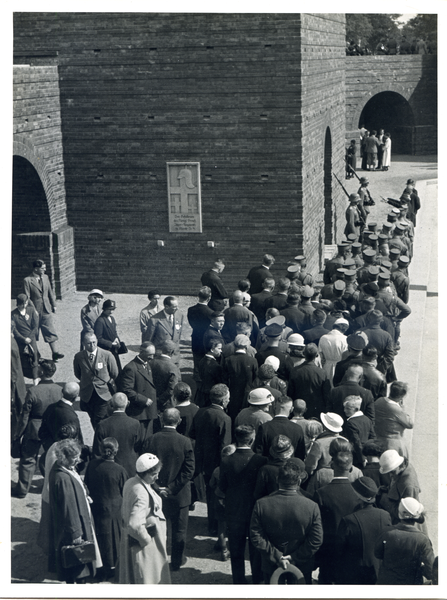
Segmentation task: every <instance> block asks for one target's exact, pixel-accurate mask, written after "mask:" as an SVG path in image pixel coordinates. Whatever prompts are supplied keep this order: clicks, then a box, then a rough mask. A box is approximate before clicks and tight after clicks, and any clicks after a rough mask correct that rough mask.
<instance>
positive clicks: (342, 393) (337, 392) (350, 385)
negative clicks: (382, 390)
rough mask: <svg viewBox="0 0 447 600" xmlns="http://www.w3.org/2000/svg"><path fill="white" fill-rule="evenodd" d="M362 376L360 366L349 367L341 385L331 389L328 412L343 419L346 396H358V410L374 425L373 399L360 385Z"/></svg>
mask: <svg viewBox="0 0 447 600" xmlns="http://www.w3.org/2000/svg"><path fill="white" fill-rule="evenodd" d="M362 375H363V368H362V366H361V365H358V364H352V365H351V366H350V367H348V369H347V371H346V373H345V376H344V379H343V383H342V384H341V385H339V386H337V387H335V388H332V391H331V396H330V402H329V410H330V411H331V412H334V413H337V415H340V417H342V418H344V416H345V412H344V410H343V402H344V401H345V399H346V398H347V397H348V396H360V397H361V399H362V405H361V407H360V410H361V411H362V412H363V414H364V415H366V416H367V417H368V419H370V420H371V421H372V423H373V424H374V421H375V407H374V398H373V395H372V394H371V392H370V391H369V390H367V389H366V388H364V387H362V386H361V385H360V380H361V378H362Z"/></svg>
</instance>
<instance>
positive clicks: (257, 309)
mask: <svg viewBox="0 0 447 600" xmlns="http://www.w3.org/2000/svg"><path fill="white" fill-rule="evenodd" d="M274 287H275V280H274V279H272V278H271V277H266V278H265V279H264V281H263V282H262V292H259V293H258V294H252V295H251V302H250V310H251V311H252V312H253V314H254V315H255V316H256V318H257V319H258V322H259V327H264V326H265V311H266V308H265V302H266V300H267V298H270V297H271V296H272V292H273V288H274Z"/></svg>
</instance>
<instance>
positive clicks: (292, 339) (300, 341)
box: [287, 333, 306, 346]
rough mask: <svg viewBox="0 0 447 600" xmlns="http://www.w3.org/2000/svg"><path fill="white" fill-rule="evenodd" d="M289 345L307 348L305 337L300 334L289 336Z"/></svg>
mask: <svg viewBox="0 0 447 600" xmlns="http://www.w3.org/2000/svg"><path fill="white" fill-rule="evenodd" d="M287 343H288V344H290V345H291V346H305V345H306V344H305V343H304V338H303V336H302V335H300V334H299V333H292V335H289V337H288V338H287Z"/></svg>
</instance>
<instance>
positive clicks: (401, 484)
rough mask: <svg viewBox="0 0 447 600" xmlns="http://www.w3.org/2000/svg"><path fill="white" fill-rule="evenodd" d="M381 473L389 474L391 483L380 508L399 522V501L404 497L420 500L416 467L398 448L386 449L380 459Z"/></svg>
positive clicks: (395, 521)
mask: <svg viewBox="0 0 447 600" xmlns="http://www.w3.org/2000/svg"><path fill="white" fill-rule="evenodd" d="M379 463H380V473H381V475H386V474H388V475H389V477H390V478H391V483H390V486H389V488H388V490H385V491H384V493H383V494H382V496H381V498H380V508H383V509H385V510H387V511H388V512H389V513H390V515H391V519H392V522H393V525H395V524H396V523H398V521H399V515H398V508H399V502H400V501H401V499H402V498H414V499H415V500H419V493H420V491H421V489H420V487H419V482H418V478H417V475H416V471H415V469H414V467H413V466H412V465H411V464H410V463H409V462H408V459H407V458H404V457H403V456H401V455H400V454H399V453H398V452H397V450H394V449H390V450H386V451H385V452H384V453H383V454H382V456H381V457H380V459H379Z"/></svg>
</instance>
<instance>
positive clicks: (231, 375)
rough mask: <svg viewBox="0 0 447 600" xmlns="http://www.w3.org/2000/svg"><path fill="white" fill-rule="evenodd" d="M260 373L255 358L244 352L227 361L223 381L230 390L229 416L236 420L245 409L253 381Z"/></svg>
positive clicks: (233, 355)
mask: <svg viewBox="0 0 447 600" xmlns="http://www.w3.org/2000/svg"><path fill="white" fill-rule="evenodd" d="M257 372H258V363H257V361H256V359H255V358H253V357H252V356H248V355H247V354H245V353H243V352H237V353H236V354H232V355H231V356H229V357H228V358H226V359H225V363H224V366H223V374H222V375H223V380H224V381H225V383H226V384H227V385H228V388H229V390H230V403H229V405H228V414H229V415H230V417H231V418H232V419H233V420H234V419H235V418H236V416H237V414H238V413H239V412H240V411H241V410H242V408H244V404H245V403H246V400H247V397H248V394H249V392H250V390H251V389H252V388H253V381H254V380H255V378H256V374H257Z"/></svg>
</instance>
